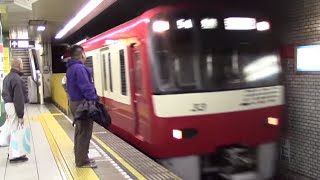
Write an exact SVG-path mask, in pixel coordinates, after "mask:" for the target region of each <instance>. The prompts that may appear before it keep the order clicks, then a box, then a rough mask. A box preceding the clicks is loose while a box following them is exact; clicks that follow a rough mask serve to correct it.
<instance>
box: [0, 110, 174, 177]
mask: <svg viewBox="0 0 320 180" xmlns="http://www.w3.org/2000/svg"><path fill="white" fill-rule="evenodd" d="M25 111H26V113H25V119H26V123H25V124H26V126H28V127H30V128H31V134H32V138H31V139H32V142H31V145H32V152H31V154H29V155H28V158H29V161H27V162H23V163H16V164H13V163H9V161H8V148H7V147H1V148H0V180H15V179H19V180H69V179H83V180H95V179H103V180H104V179H106V180H131V179H132V180H133V179H139V180H140V179H159V180H160V179H180V178H179V177H177V176H176V175H174V174H173V173H172V172H170V171H169V170H167V169H165V168H164V167H162V166H161V165H159V164H158V163H156V162H155V161H153V160H152V159H150V158H148V157H147V156H145V155H144V154H143V153H141V152H139V151H138V150H136V149H135V148H134V147H132V146H130V145H129V144H127V143H126V142H124V141H123V140H122V139H120V138H118V137H117V136H115V135H114V134H112V133H110V132H109V131H107V130H105V129H103V128H100V127H99V126H96V125H95V127H94V133H93V138H92V141H91V145H90V149H89V156H90V158H93V159H95V160H96V162H97V164H98V168H97V169H81V168H76V167H75V164H74V154H73V133H74V127H73V126H72V123H71V120H70V118H69V117H67V116H65V115H64V114H62V112H61V111H59V110H58V109H57V108H56V107H55V106H53V105H51V104H49V105H27V106H26V110H25Z"/></svg>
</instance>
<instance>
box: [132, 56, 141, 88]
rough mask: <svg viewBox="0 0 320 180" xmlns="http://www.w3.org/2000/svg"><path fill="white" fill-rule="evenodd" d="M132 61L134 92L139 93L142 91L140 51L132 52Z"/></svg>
mask: <svg viewBox="0 0 320 180" xmlns="http://www.w3.org/2000/svg"><path fill="white" fill-rule="evenodd" d="M134 61H135V73H134V74H135V83H136V88H137V89H136V91H137V92H138V93H141V91H142V83H141V81H142V74H141V54H140V51H138V50H135V51H134Z"/></svg>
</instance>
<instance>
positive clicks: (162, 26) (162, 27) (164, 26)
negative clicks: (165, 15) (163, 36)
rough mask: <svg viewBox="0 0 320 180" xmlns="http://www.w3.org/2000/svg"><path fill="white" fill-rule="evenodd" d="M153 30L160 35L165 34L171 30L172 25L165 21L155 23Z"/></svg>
mask: <svg viewBox="0 0 320 180" xmlns="http://www.w3.org/2000/svg"><path fill="white" fill-rule="evenodd" d="M152 29H153V31H154V32H158V33H161V32H165V31H168V30H169V29H170V23H169V21H163V20H159V21H155V22H153V24H152Z"/></svg>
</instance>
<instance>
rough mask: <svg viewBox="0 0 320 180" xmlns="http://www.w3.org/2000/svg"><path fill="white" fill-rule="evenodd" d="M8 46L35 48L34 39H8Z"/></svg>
mask: <svg viewBox="0 0 320 180" xmlns="http://www.w3.org/2000/svg"><path fill="white" fill-rule="evenodd" d="M10 47H11V48H13V49H15V48H35V41H30V40H21V39H19V40H10Z"/></svg>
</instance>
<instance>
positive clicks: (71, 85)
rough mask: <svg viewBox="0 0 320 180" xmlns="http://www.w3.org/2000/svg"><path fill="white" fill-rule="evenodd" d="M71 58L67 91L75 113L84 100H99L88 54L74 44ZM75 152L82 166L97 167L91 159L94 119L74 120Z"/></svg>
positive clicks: (77, 161) (68, 66) (67, 77)
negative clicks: (87, 65) (87, 58)
mask: <svg viewBox="0 0 320 180" xmlns="http://www.w3.org/2000/svg"><path fill="white" fill-rule="evenodd" d="M70 53H71V59H69V60H68V62H67V74H66V79H67V83H66V84H67V93H68V96H69V101H70V105H69V108H70V111H71V113H72V114H73V116H74V114H75V112H76V109H77V107H78V106H79V105H80V104H81V102H82V101H83V100H88V101H93V100H97V98H98V96H97V93H96V89H95V87H94V85H93V82H92V76H91V74H90V71H89V69H88V68H87V67H86V66H85V65H84V63H85V61H86V55H85V53H84V49H83V48H82V47H81V46H78V45H74V46H72V47H71V49H70ZM74 124H75V126H76V129H75V136H74V153H75V163H76V166H77V167H80V168H96V167H97V164H96V163H95V162H94V160H92V159H89V157H88V153H89V145H90V140H91V137H92V131H93V119H81V120H77V121H75V122H74Z"/></svg>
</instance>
